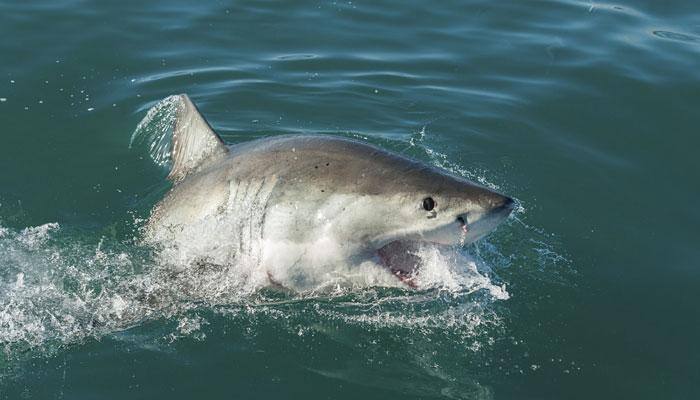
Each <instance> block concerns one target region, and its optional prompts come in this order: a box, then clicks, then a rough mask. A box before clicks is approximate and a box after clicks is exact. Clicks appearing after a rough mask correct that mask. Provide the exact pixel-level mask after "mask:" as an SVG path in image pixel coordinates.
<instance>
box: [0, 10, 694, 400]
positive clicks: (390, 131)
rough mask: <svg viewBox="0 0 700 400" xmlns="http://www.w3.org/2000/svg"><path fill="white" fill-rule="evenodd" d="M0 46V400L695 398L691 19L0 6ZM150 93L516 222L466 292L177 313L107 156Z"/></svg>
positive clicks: (136, 182) (122, 156) (251, 298)
mask: <svg viewBox="0 0 700 400" xmlns="http://www.w3.org/2000/svg"><path fill="white" fill-rule="evenodd" d="M0 37H1V38H2V40H0V123H1V126H2V130H1V131H0V140H1V143H2V144H0V347H1V348H2V349H1V351H0V398H1V399H25V398H26V399H34V398H36V399H53V398H57V399H83V398H85V399H87V398H104V399H111V398H114V399H121V398H170V399H178V398H192V397H195V396H196V397H204V398H213V399H214V398H215V399H218V398H256V399H257V398H260V399H263V398H280V397H281V398H292V397H304V398H353V399H354V398H360V397H361V398H366V399H374V398H377V399H379V398H381V399H386V398H409V397H415V398H438V397H445V398H467V399H472V398H496V399H511V398H515V399H560V398H581V399H583V398H599V399H613V398H615V399H619V398H629V399H659V398H673V399H696V398H698V397H700V368H699V367H698V365H700V351H698V345H697V339H698V338H699V337H700V314H699V313H698V305H700V290H698V288H699V287H700V270H699V269H698V259H700V247H699V245H700V234H698V229H697V227H698V226H700V211H699V209H698V206H697V199H698V198H700V184H699V183H698V180H699V178H700V162H699V161H698V159H699V158H698V156H697V152H698V150H697V149H698V148H699V147H700V135H699V134H700V130H699V127H700V108H699V106H700V3H698V2H695V1H689V0H683V1H680V0H678V1H665V2H660V1H618V2H615V3H599V2H591V1H531V2H530V1H528V2H525V1H498V2H496V1H442V2H431V3H425V2H419V1H401V2H399V1H371V2H364V1H345V2H326V1H316V2H271V1H260V2H220V1H216V2H207V3H198V4H194V3H191V2H184V1H169V2H130V1H119V2H113V1H100V2H91V1H33V2H17V1H0ZM177 93H188V94H189V95H190V97H192V99H193V100H194V101H195V102H196V103H197V105H198V106H199V108H200V110H201V111H202V113H203V114H204V115H205V116H206V117H207V119H208V120H209V122H210V123H211V125H212V126H213V127H214V128H215V129H216V131H217V132H218V133H219V134H220V135H221V136H222V138H223V139H224V140H225V141H226V142H227V143H229V144H235V143H240V142H245V141H248V140H251V139H254V138H259V137H266V136H274V135H281V134H289V133H322V134H334V135H341V136H345V137H351V138H356V139H359V140H363V141H367V142H369V143H372V144H375V145H378V146H380V147H383V148H385V149H388V150H392V151H396V152H399V153H402V154H406V155H408V156H411V157H414V158H417V159H420V160H422V161H424V162H426V163H429V164H432V165H436V166H440V167H444V168H447V169H449V170H451V171H452V172H454V173H457V174H459V175H463V176H465V177H467V178H469V179H472V180H475V181H479V182H481V183H483V184H486V185H489V186H491V187H494V188H497V189H498V190H500V191H502V192H504V193H507V194H508V195H511V196H513V197H514V198H516V199H517V201H518V203H519V204H520V208H519V209H518V210H517V212H516V213H514V215H513V216H512V217H511V218H510V219H509V220H508V221H507V222H506V223H505V224H504V225H502V226H501V227H499V229H498V230H497V231H496V232H495V233H494V234H493V235H491V236H490V237H488V238H487V239H486V240H485V241H483V242H480V243H477V244H476V245H472V246H469V247H468V248H467V249H464V250H463V253H464V254H466V255H465V256H464V257H467V258H465V260H476V261H473V262H474V265H477V266H479V273H476V272H475V273H474V274H473V275H470V276H469V277H468V279H467V281H468V284H467V285H466V287H465V286H464V285H463V284H462V285H461V286H460V285H458V287H457V288H456V289H455V287H454V286H449V285H447V286H445V287H437V288H433V289H429V290H423V291H418V292H412V291H409V290H401V289H392V288H367V289H363V290H358V291H347V292H342V293H335V294H321V295H318V296H294V295H288V294H283V293H277V292H275V291H271V290H267V289H263V290H256V291H253V292H251V293H234V292H235V291H236V290H231V291H226V292H225V293H224V292H222V291H221V290H218V289H220V287H217V290H213V289H211V288H212V286H210V285H209V284H207V285H204V284H201V285H198V283H199V282H210V281H219V282H221V281H222V280H226V279H233V278H231V277H230V276H226V277H225V279H224V278H222V275H216V276H209V275H207V276H195V277H194V278H195V279H194V280H195V281H197V279H199V281H197V282H195V283H193V284H192V286H187V288H188V291H186V292H187V293H186V295H183V294H182V292H183V291H182V287H183V286H182V285H183V284H184V283H183V282H178V283H177V285H173V284H171V283H169V281H164V280H158V278H159V277H160V276H159V275H154V274H153V273H152V272H151V271H152V270H153V268H152V265H153V262H154V260H153V258H152V254H151V253H150V250H149V249H148V248H144V246H142V245H141V244H140V242H139V240H138V239H139V235H140V233H139V226H140V224H141V223H142V219H143V218H145V217H147V216H148V214H149V212H150V210H151V208H152V206H153V205H154V204H155V203H156V202H157V201H158V200H159V199H160V198H161V197H162V195H163V193H164V192H165V191H166V190H167V187H168V186H167V183H166V181H165V179H164V177H165V175H166V174H167V171H165V170H164V169H163V168H160V167H158V166H156V165H154V163H153V162H152V160H151V159H150V158H149V156H148V150H147V149H146V148H144V147H143V146H130V141H131V137H132V133H133V132H134V129H135V128H136V126H137V125H138V123H139V122H140V121H141V120H142V119H143V118H144V116H145V115H146V113H147V110H148V109H149V108H150V107H152V106H153V105H155V104H156V103H157V102H158V101H160V100H161V99H163V98H165V97H167V96H169V95H172V94H177ZM459 260H460V259H458V261H459ZM464 262H465V263H467V262H468V261H464ZM469 262H471V261H469ZM234 278H235V277H234ZM465 279H466V278H465ZM134 287H139V288H141V290H146V289H149V290H150V289H153V288H157V289H158V290H159V291H158V292H157V293H159V294H161V296H160V297H159V299H160V300H159V302H158V303H157V304H156V305H153V304H150V303H148V304H147V302H143V301H139V297H138V296H135V297H129V296H130V295H133V293H134V292H133V290H132V289H133V288H134ZM144 288H145V289H144ZM231 288H237V286H235V285H232V286H231Z"/></svg>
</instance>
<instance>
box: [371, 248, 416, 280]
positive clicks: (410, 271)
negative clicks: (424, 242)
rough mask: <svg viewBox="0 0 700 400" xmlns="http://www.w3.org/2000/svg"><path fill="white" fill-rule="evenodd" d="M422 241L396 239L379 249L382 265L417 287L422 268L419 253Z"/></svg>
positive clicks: (378, 253) (378, 254)
mask: <svg viewBox="0 0 700 400" xmlns="http://www.w3.org/2000/svg"><path fill="white" fill-rule="evenodd" d="M420 245H421V242H420V241H417V240H395V241H393V242H389V243H388V244H386V245H384V246H383V247H381V248H380V249H379V250H377V256H378V257H379V260H380V261H381V263H382V265H383V266H384V267H386V268H387V269H388V270H389V272H391V273H392V274H393V275H394V276H396V277H397V278H398V279H399V280H400V281H401V282H403V283H404V284H406V285H407V286H409V287H411V288H416V286H417V283H416V281H415V278H416V274H417V273H418V270H419V269H420V265H421V262H422V260H421V258H420V256H419V254H418V252H419V250H420Z"/></svg>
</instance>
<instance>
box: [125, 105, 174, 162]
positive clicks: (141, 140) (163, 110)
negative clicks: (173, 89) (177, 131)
mask: <svg viewBox="0 0 700 400" xmlns="http://www.w3.org/2000/svg"><path fill="white" fill-rule="evenodd" d="M178 102H179V97H178V96H168V97H166V98H165V99H163V100H161V101H159V102H158V103H156V104H155V105H154V106H153V107H151V108H150V109H149V110H148V112H147V113H146V116H145V117H144V118H143V119H142V120H141V122H139V124H138V125H137V126H136V129H134V132H133V133H132V134H131V141H130V142H129V147H130V148H134V147H136V148H146V149H147V150H148V154H149V155H150V157H151V159H153V162H155V163H156V164H157V165H158V166H160V167H165V166H168V165H170V162H171V160H170V154H171V143H172V137H173V128H174V126H175V120H176V118H177V107H178Z"/></svg>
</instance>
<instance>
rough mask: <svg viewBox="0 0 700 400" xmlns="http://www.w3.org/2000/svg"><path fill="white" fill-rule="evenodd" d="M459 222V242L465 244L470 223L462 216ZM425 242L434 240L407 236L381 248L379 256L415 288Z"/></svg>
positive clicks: (392, 270) (407, 283)
mask: <svg viewBox="0 0 700 400" xmlns="http://www.w3.org/2000/svg"><path fill="white" fill-rule="evenodd" d="M457 222H458V223H459V225H460V235H459V236H460V237H459V238H458V243H460V244H463V243H464V239H465V236H466V235H467V233H468V232H469V225H468V224H467V221H466V219H465V218H464V217H462V216H459V217H457ZM424 243H432V241H431V240H416V239H407V238H404V239H398V240H394V241H391V242H389V243H387V244H386V245H384V246H382V247H381V248H379V249H378V250H377V256H378V257H379V260H380V262H381V264H382V265H383V266H384V267H386V268H387V269H388V270H389V272H391V273H392V274H393V275H394V276H396V277H397V278H398V279H399V280H400V281H401V282H403V283H404V284H406V285H407V286H409V287H411V288H414V289H415V288H416V287H417V282H416V275H417V273H418V271H419V270H420V267H421V264H422V262H423V260H422V259H421V257H420V248H421V245H423V244H424Z"/></svg>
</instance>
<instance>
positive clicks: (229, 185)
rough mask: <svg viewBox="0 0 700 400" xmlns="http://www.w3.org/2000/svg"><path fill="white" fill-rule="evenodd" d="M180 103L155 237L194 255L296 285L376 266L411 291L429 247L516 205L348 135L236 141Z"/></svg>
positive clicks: (465, 239)
mask: <svg viewBox="0 0 700 400" xmlns="http://www.w3.org/2000/svg"><path fill="white" fill-rule="evenodd" d="M170 100H171V101H172V102H173V104H174V113H175V117H174V126H173V131H172V143H171V146H170V161H171V169H170V173H169V175H168V179H169V180H170V181H172V183H173V186H172V188H171V189H170V191H169V192H168V193H167V194H166V195H165V197H164V198H163V199H162V200H161V201H160V202H159V203H158V204H157V205H156V206H155V207H154V209H153V211H152V213H151V216H150V218H149V220H148V223H147V225H146V240H147V241H148V242H150V243H155V244H158V245H160V246H163V247H165V248H169V249H171V250H172V249H175V250H174V251H171V253H172V254H178V255H179V256H180V257H181V258H182V259H183V260H187V262H195V263H200V264H201V263H212V264H220V263H240V264H246V265H248V271H257V273H258V274H264V275H265V276H266V279H267V281H268V282H269V283H270V284H271V285H274V286H281V287H284V288H288V289H291V290H305V289H309V288H314V287H318V286H319V285H322V284H323V281H324V280H326V279H334V278H338V277H339V276H340V275H343V274H345V275H352V274H365V273H367V272H372V274H374V275H375V276H384V278H386V279H385V280H384V281H383V282H385V283H386V282H393V283H395V284H396V285H399V286H409V287H413V286H415V284H414V280H413V277H414V276H415V275H416V274H417V273H418V272H419V271H420V267H421V264H420V260H419V259H418V258H417V257H416V255H415V249H416V248H417V247H418V246H420V245H421V243H433V244H439V245H455V244H457V245H464V244H467V243H471V242H473V241H476V240H478V239H479V238H481V237H483V236H485V235H486V234H488V233H489V232H491V231H492V230H493V229H495V228H496V226H498V225H499V223H501V222H502V221H503V220H504V219H506V218H507V217H508V215H509V214H510V213H511V211H512V210H513V207H514V202H513V200H512V199H511V198H510V197H507V196H505V195H503V194H500V193H497V192H496V191H494V190H491V189H488V188H485V187H483V186H481V185H478V184H476V183H474V182H471V181H469V180H467V179H464V178H462V177H459V176H455V175H453V174H450V173H448V172H447V171H444V170H442V169H438V168H436V167H433V166H430V165H427V164H424V163H421V162H419V161H416V160H413V159H410V158H407V157H405V156H402V155H399V154H395V153H392V152H389V151H386V150H383V149H381V148H379V147H376V146H373V145H371V144H368V143H364V142H361V141H357V140H352V139H348V138H343V137H337V136H332V135H285V136H275V137H269V138H264V139H258V140H253V141H250V142H246V143H241V144H237V145H234V146H227V145H226V144H225V143H224V142H223V140H222V139H221V138H220V137H219V135H217V134H216V133H215V132H214V130H213V129H212V128H211V126H210V125H209V123H207V121H206V120H205V119H204V117H203V116H202V115H201V113H200V112H199V111H198V109H197V107H196V106H195V105H194V103H193V102H192V101H191V100H190V98H189V97H188V96H187V95H185V94H182V95H178V96H172V97H171V98H170ZM251 273H252V272H251ZM368 284H382V283H381V282H377V281H376V280H374V281H373V280H370V281H368Z"/></svg>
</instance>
